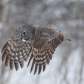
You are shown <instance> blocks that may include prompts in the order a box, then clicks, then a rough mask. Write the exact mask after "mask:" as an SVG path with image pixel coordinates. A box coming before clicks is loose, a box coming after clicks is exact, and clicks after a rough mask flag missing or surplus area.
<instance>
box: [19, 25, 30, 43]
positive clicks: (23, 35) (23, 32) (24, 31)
mask: <svg viewBox="0 0 84 84" xmlns="http://www.w3.org/2000/svg"><path fill="white" fill-rule="evenodd" d="M20 35H21V36H20V37H21V40H22V41H23V42H25V41H27V40H28V39H29V38H30V31H29V30H28V28H26V27H21V34H20Z"/></svg>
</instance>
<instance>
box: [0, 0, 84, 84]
mask: <svg viewBox="0 0 84 84" xmlns="http://www.w3.org/2000/svg"><path fill="white" fill-rule="evenodd" d="M23 24H38V25H52V26H54V27H55V28H58V29H59V30H60V31H61V32H62V33H63V34H64V35H65V36H67V37H69V38H70V39H71V40H72V41H71V42H69V41H66V40H65V41H64V42H63V43H62V44H61V45H60V46H59V47H58V48H57V49H56V51H55V53H54V55H53V59H52V60H51V61H50V64H49V65H47V67H46V70H45V72H41V74H40V75H38V74H36V75H33V72H32V73H31V74H30V67H31V65H30V66H29V68H27V62H25V66H24V68H23V69H21V68H19V70H18V71H15V69H14V70H13V71H11V70H10V68H9V67H8V68H5V66H4V65H5V64H4V63H3V64H2V61H1V57H2V55H1V53H0V84H84V0H0V50H1V48H2V46H3V45H4V43H5V42H6V40H7V39H8V38H9V37H11V35H12V34H13V33H14V31H15V30H16V29H17V28H19V27H20V26H21V25H23Z"/></svg>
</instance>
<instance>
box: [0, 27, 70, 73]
mask: <svg viewBox="0 0 84 84" xmlns="http://www.w3.org/2000/svg"><path fill="white" fill-rule="evenodd" d="M64 39H66V40H68V41H71V40H70V39H68V38H67V37H65V36H64V35H63V34H62V33H61V32H60V31H59V30H58V29H55V28H53V27H51V26H40V25H23V26H21V27H20V28H18V29H17V30H16V32H15V33H14V35H13V36H12V37H11V38H9V39H8V41H7V42H6V44H5V45H4V46H3V48H2V51H1V53H2V62H5V67H8V65H10V69H11V70H12V69H13V68H14V66H15V69H16V71H17V70H18V68H19V64H20V66H21V68H23V66H24V61H27V60H28V58H29V61H28V65H29V64H30V61H31V60H32V59H33V61H32V66H31V70H30V72H32V70H33V67H34V66H35V69H34V74H36V72H37V68H38V74H40V72H41V69H42V68H43V71H44V70H45V68H46V64H49V62H50V60H51V59H52V55H53V54H54V51H55V49H56V48H57V46H58V45H59V44H61V42H63V40H64ZM28 65H27V67H28Z"/></svg>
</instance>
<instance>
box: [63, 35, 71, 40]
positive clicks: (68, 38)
mask: <svg viewBox="0 0 84 84" xmlns="http://www.w3.org/2000/svg"><path fill="white" fill-rule="evenodd" d="M64 38H65V39H66V40H68V41H72V40H71V39H69V38H67V37H65V36H64Z"/></svg>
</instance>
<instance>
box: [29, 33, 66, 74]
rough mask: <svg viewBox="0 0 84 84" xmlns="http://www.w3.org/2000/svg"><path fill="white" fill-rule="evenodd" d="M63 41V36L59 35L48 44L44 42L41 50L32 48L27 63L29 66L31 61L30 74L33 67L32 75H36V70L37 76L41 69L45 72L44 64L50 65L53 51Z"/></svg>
mask: <svg viewBox="0 0 84 84" xmlns="http://www.w3.org/2000/svg"><path fill="white" fill-rule="evenodd" d="M63 40H64V36H62V35H61V34H60V35H59V37H57V38H55V39H53V40H51V41H50V42H46V44H45V46H43V48H42V49H40V50H39V49H37V48H35V47H34V46H33V48H32V55H31V57H30V60H29V62H28V65H29V63H30V61H31V59H33V62H32V66H31V70H30V73H31V72H32V70H33V68H34V66H35V69H34V75H35V74H36V72H37V70H38V74H40V73H41V69H42V68H43V71H45V69H46V64H49V63H50V60H51V59H52V55H53V54H54V51H55V49H56V48H57V46H58V45H59V44H61V42H62V41H63Z"/></svg>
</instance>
